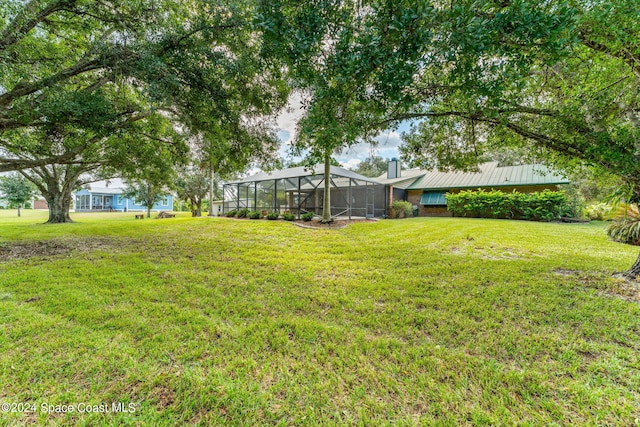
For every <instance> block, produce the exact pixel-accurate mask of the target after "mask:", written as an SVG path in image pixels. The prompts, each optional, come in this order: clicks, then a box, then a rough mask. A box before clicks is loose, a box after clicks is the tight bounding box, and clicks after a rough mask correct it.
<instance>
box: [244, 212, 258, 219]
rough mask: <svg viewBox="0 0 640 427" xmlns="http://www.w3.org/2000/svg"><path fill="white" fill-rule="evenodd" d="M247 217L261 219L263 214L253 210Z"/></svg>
mask: <svg viewBox="0 0 640 427" xmlns="http://www.w3.org/2000/svg"><path fill="white" fill-rule="evenodd" d="M247 217H248V218H249V219H260V218H261V215H260V212H256V211H251V212H248V213H247Z"/></svg>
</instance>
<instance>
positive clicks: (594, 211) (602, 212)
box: [583, 203, 613, 221]
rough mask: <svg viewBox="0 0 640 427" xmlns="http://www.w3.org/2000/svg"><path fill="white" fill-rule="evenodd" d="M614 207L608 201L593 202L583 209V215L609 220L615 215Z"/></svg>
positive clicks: (594, 218)
mask: <svg viewBox="0 0 640 427" xmlns="http://www.w3.org/2000/svg"><path fill="white" fill-rule="evenodd" d="M612 211H613V207H612V206H611V205H610V204H608V203H593V204H591V205H589V206H587V207H585V208H584V210H583V215H584V216H585V217H587V218H589V219H592V220H594V221H607V220H610V219H611V217H612V216H613V212H612Z"/></svg>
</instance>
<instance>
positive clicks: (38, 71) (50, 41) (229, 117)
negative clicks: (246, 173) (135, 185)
mask: <svg viewBox="0 0 640 427" xmlns="http://www.w3.org/2000/svg"><path fill="white" fill-rule="evenodd" d="M0 6H1V7H0V11H1V12H0V14H1V18H2V20H0V25H1V27H0V67H1V69H2V73H0V171H3V170H4V171H6V170H21V171H22V173H23V174H24V175H25V176H27V177H29V178H30V179H32V180H33V181H34V182H35V183H36V185H38V187H39V188H40V190H41V191H43V190H46V191H45V192H44V193H43V195H44V196H45V197H46V198H47V200H48V201H49V204H50V208H51V209H52V210H53V211H52V212H51V215H50V221H51V222H64V221H68V220H69V217H68V206H69V202H70V191H72V190H73V188H74V187H77V185H78V184H79V183H81V182H82V179H89V178H86V177H88V176H89V175H90V174H91V173H94V174H97V175H98V176H101V177H104V176H106V175H109V174H113V173H119V174H121V175H125V176H127V175H135V174H137V173H140V172H141V171H142V170H143V169H144V168H145V167H146V166H147V165H148V164H152V165H153V167H156V166H157V163H158V161H160V160H162V161H164V162H165V163H166V167H171V166H172V163H175V162H176V161H179V160H184V158H185V156H186V153H187V152H188V150H187V148H188V147H187V144H186V142H187V141H188V140H193V139H194V137H196V138H201V139H202V138H203V135H205V136H206V134H207V132H210V130H211V129H212V128H221V129H224V130H225V132H228V133H229V134H232V135H233V136H234V140H236V141H237V140H240V139H242V137H243V136H246V135H250V136H251V137H250V138H247V139H246V144H244V143H243V144H242V147H241V148H240V149H239V150H238V152H239V153H243V154H246V155H247V156H248V157H249V158H250V157H251V156H253V155H254V154H255V153H265V152H267V151H269V150H273V149H274V146H275V144H274V142H273V141H274V140H275V135H274V134H273V132H272V131H271V130H270V129H268V128H265V127H264V126H258V125H256V122H257V121H260V118H263V117H265V116H266V115H269V114H270V113H272V112H273V111H274V109H277V108H278V107H280V106H281V105H282V103H283V100H284V99H285V97H286V93H287V88H286V86H285V85H284V83H283V80H282V78H281V77H282V76H281V70H280V68H279V66H278V65H277V63H276V62H275V61H273V60H271V59H269V58H266V57H265V56H263V55H262V54H263V53H264V52H265V50H264V49H262V39H261V34H260V32H259V31H257V30H256V26H255V25H254V17H255V14H254V9H253V6H252V4H251V3H250V2H242V1H237V2H222V1H205V0H190V1H171V0H164V1H163V0H157V1H156V0H133V1H126V2H125V1H112V2H93V1H81V0H77V1H73V0H52V1H36V0H33V1H29V2H18V1H11V0H4V1H0ZM247 161H248V160H247Z"/></svg>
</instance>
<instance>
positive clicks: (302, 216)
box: [300, 212, 315, 221]
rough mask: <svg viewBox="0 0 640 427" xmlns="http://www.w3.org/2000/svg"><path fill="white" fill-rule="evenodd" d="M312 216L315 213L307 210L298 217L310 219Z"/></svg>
mask: <svg viewBox="0 0 640 427" xmlns="http://www.w3.org/2000/svg"><path fill="white" fill-rule="evenodd" d="M314 216H315V214H314V213H313V212H307V213H306V214H302V215H301V216H300V218H302V219H303V220H304V221H311V220H312V219H313V217H314Z"/></svg>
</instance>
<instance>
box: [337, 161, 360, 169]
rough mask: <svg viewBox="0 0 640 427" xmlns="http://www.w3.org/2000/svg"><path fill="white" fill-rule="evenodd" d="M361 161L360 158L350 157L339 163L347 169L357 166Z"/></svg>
mask: <svg viewBox="0 0 640 427" xmlns="http://www.w3.org/2000/svg"><path fill="white" fill-rule="evenodd" d="M360 163H362V160H360V159H350V160H348V161H346V162H340V164H341V165H342V167H343V168H347V169H353V168H356V167H358V165H359V164H360Z"/></svg>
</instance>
